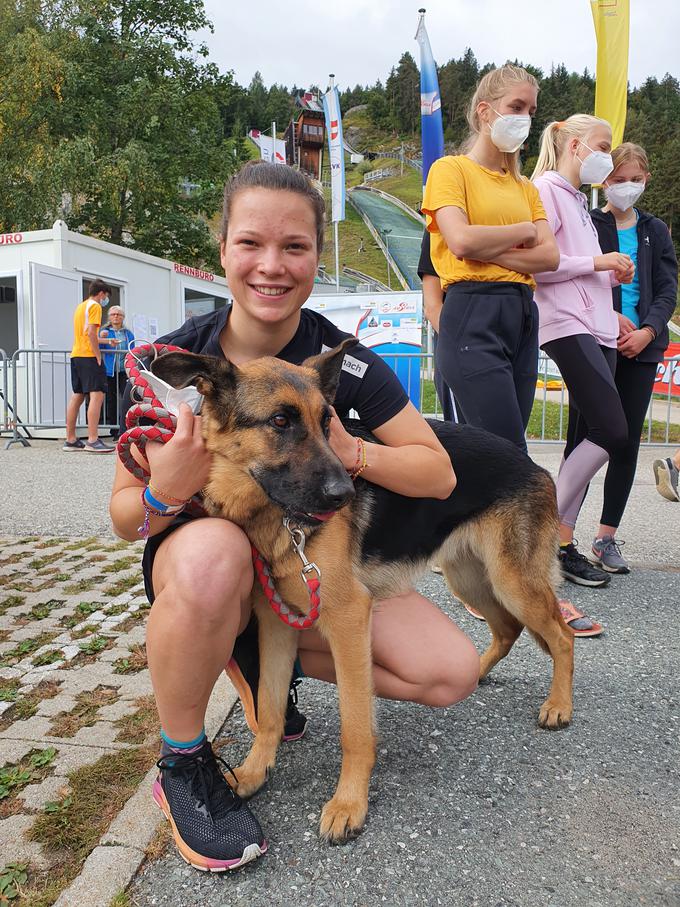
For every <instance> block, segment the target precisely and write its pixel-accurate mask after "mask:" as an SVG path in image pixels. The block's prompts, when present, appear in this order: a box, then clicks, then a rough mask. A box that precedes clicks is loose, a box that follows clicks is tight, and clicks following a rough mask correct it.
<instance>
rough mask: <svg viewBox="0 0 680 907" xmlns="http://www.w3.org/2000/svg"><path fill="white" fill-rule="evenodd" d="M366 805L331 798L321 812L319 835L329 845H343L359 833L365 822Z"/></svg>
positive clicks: (364, 803)
mask: <svg viewBox="0 0 680 907" xmlns="http://www.w3.org/2000/svg"><path fill="white" fill-rule="evenodd" d="M367 812H368V804H367V803H366V802H365V801H361V800H359V801H350V800H344V799H340V798H339V797H337V795H336V796H335V797H332V798H331V799H330V800H329V801H328V803H326V805H325V806H324V808H323V810H322V812H321V823H320V825H319V834H320V835H321V837H322V838H323V839H324V840H325V841H328V842H329V843H330V844H344V843H345V842H346V841H351V840H352V838H356V836H357V835H358V834H359V833H360V832H361V830H362V829H363V827H364V822H365V821H366V813H367Z"/></svg>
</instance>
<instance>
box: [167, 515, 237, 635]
mask: <svg viewBox="0 0 680 907" xmlns="http://www.w3.org/2000/svg"><path fill="white" fill-rule="evenodd" d="M169 543H172V544H169ZM156 561H157V563H156V564H154V588H155V587H156V572H157V568H158V573H159V575H160V577H161V582H162V587H163V590H171V591H172V598H173V602H174V604H175V605H177V606H179V607H182V608H186V609H189V610H190V611H191V613H192V615H194V616H196V617H199V616H201V617H202V618H203V619H204V620H208V621H210V622H222V621H223V620H224V617H225V613H226V611H227V609H229V608H230V607H231V606H240V604H241V602H242V601H243V600H244V598H245V597H246V596H247V595H248V594H249V592H250V589H251V587H252V581H253V568H252V560H251V551H250V542H249V541H248V538H247V537H246V535H245V534H244V533H243V532H242V530H241V529H239V528H238V526H235V525H234V524H233V523H229V522H227V521H226V520H217V519H214V520H213V519H205V520H197V521H195V522H194V523H189V524H188V525H186V526H184V527H182V529H180V530H178V531H177V532H176V533H174V534H173V535H172V536H170V538H169V539H168V547H167V549H166V550H163V547H162V548H161V549H160V550H159V552H158V554H157V555H156Z"/></svg>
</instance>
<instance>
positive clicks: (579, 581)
mask: <svg viewBox="0 0 680 907" xmlns="http://www.w3.org/2000/svg"><path fill="white" fill-rule="evenodd" d="M562 576H563V577H564V578H565V579H566V580H569V582H570V583H574V584H575V585H576V586H588V587H589V588H592V589H597V588H598V587H600V586H608V585H609V583H610V582H611V580H610V578H609V577H608V576H607V577H605V579H583V577H582V576H574V575H573V573H566V572H565V571H564V570H562Z"/></svg>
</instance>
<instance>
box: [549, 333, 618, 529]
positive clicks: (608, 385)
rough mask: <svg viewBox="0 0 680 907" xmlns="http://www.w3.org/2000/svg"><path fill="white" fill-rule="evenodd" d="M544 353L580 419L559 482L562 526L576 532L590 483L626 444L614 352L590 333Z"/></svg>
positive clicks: (564, 340)
mask: <svg viewBox="0 0 680 907" xmlns="http://www.w3.org/2000/svg"><path fill="white" fill-rule="evenodd" d="M543 349H544V350H545V351H546V353H547V354H548V356H550V358H551V359H553V360H554V361H555V362H556V363H557V365H558V367H559V369H560V372H561V374H562V377H563V378H564V381H565V383H566V385H567V389H568V390H569V401H570V404H573V407H575V410H574V414H575V416H576V417H577V418H578V419H579V427H578V429H577V428H576V427H575V426H571V427H570V431H569V434H568V438H569V443H568V444H567V447H566V449H565V451H564V460H563V461H562V466H561V467H560V472H559V475H558V478H557V509H558V511H559V515H560V522H561V523H563V524H564V525H565V526H571V527H572V528H573V527H574V526H575V525H576V518H577V516H578V512H579V510H580V508H581V504H582V502H583V498H584V497H585V493H586V490H587V488H588V484H589V482H590V480H591V479H592V478H593V476H594V475H595V473H596V472H597V471H598V469H600V467H602V466H604V464H605V463H606V462H607V461H608V460H609V455H610V454H611V453H613V452H615V451H617V450H619V449H621V448H622V447H623V446H624V445H625V443H626V441H627V439H628V424H627V421H626V415H625V413H624V411H623V405H622V403H621V398H620V397H619V392H618V390H617V389H616V384H615V382H614V372H615V371H616V350H615V349H612V348H610V347H606V346H600V345H599V344H598V342H597V341H596V340H595V338H594V337H592V336H591V335H590V334H575V335H573V336H571V337H561V338H560V339H559V340H551V341H550V342H549V343H546V344H544V345H543Z"/></svg>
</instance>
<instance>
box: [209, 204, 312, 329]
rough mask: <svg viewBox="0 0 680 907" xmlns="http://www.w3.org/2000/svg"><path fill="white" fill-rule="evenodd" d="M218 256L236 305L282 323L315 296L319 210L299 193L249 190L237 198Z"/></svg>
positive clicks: (253, 315) (264, 319) (260, 318)
mask: <svg viewBox="0 0 680 907" xmlns="http://www.w3.org/2000/svg"><path fill="white" fill-rule="evenodd" d="M220 257H221V261H222V266H223V267H224V271H225V274H226V277H227V283H228V284H229V289H230V290H231V292H232V293H233V294H234V303H235V304H236V305H237V306H239V307H240V308H241V309H242V310H243V311H244V313H245V314H247V315H248V316H249V317H251V318H253V319H254V320H256V321H259V322H263V323H268V324H278V323H280V322H282V321H285V320H286V319H288V318H290V317H291V316H292V315H294V314H295V313H297V312H298V311H299V309H300V308H301V307H302V305H303V304H304V303H305V302H306V301H307V299H308V298H309V296H310V295H311V292H312V288H313V286H314V278H315V277H316V273H317V268H318V264H319V253H318V250H317V241H316V220H315V213H314V209H313V207H312V205H311V204H310V202H309V201H308V200H307V199H306V198H305V197H304V196H302V195H300V194H299V193H297V192H290V191H288V190H281V189H263V188H260V187H257V188H247V189H242V190H241V191H240V192H238V194H237V195H236V196H235V197H234V199H233V201H232V204H231V211H230V215H229V226H228V230H227V235H226V238H225V239H223V240H222V242H221V243H220Z"/></svg>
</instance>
